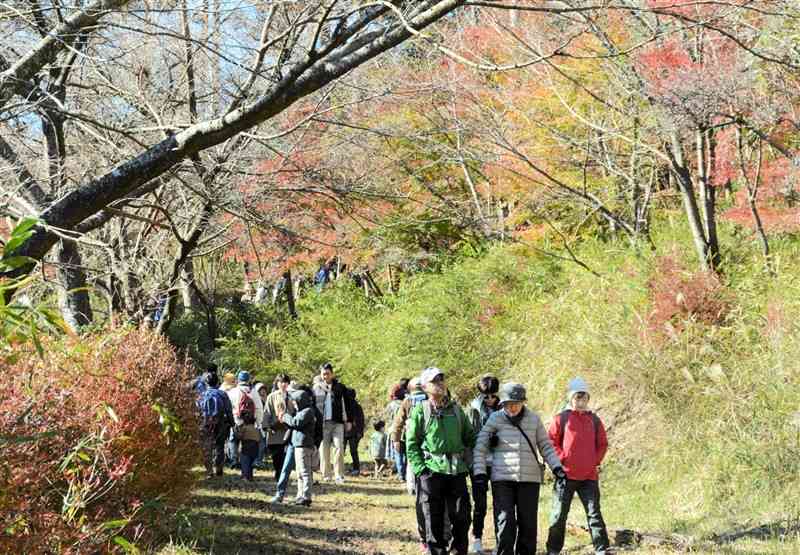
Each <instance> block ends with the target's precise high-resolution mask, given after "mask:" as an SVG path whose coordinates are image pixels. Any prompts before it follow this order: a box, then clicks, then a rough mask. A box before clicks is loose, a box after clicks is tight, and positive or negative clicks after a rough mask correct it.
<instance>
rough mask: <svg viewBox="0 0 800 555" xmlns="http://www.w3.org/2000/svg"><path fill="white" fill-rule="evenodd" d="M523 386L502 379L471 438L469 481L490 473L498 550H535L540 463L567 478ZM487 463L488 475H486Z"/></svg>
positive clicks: (512, 554)
mask: <svg viewBox="0 0 800 555" xmlns="http://www.w3.org/2000/svg"><path fill="white" fill-rule="evenodd" d="M525 401H526V392H525V387H524V386H523V385H521V384H518V383H506V384H503V385H502V386H501V388H500V407H501V409H502V410H498V411H496V412H494V413H493V414H492V415H491V416H490V417H489V420H487V421H486V424H484V426H483V428H482V429H481V431H480V433H479V434H478V439H477V441H476V443H475V451H474V461H473V470H472V471H473V474H474V476H475V478H474V479H473V484H474V483H475V482H476V481H479V482H480V481H482V480H483V481H485V480H488V479H489V478H491V481H492V498H493V499H492V500H493V502H494V528H495V534H496V537H497V555H535V553H536V533H537V514H538V507H539V486H540V485H541V483H542V480H543V479H544V463H543V462H541V461H542V459H544V461H546V462H547V465H548V466H549V467H550V468H551V469H552V471H553V474H555V475H556V477H557V478H559V479H563V478H565V477H566V475H565V474H564V470H563V469H562V468H561V461H560V460H559V459H558V455H556V451H555V449H553V445H552V444H551V443H550V438H549V437H548V435H547V431H546V430H545V428H544V425H543V424H542V420H541V418H539V415H537V414H536V413H535V412H533V411H532V410H530V409H529V408H527V407H526V406H525ZM487 466H488V467H490V468H491V469H492V470H491V472H492V475H491V476H490V477H488V476H487V475H486V468H487Z"/></svg>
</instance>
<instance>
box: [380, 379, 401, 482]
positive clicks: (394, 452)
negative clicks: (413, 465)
mask: <svg viewBox="0 0 800 555" xmlns="http://www.w3.org/2000/svg"><path fill="white" fill-rule="evenodd" d="M404 398H405V389H404V388H403V386H402V384H400V383H396V384H394V385H393V386H392V388H391V389H390V390H389V403H388V404H387V405H386V408H385V409H384V418H385V419H386V422H388V423H389V431H388V434H389V436H391V435H392V432H393V431H394V419H395V416H396V415H397V413H398V411H399V410H400V406H401V405H402V404H403V400H404ZM387 447H388V451H387V453H386V457H387V458H388V459H389V460H390V461H392V462H393V463H394V468H395V472H396V473H397V479H398V480H401V481H403V480H405V476H406V474H405V472H406V450H405V446H404V445H403V443H402V442H397V443H395V442H391V443H389V445H388V446H387Z"/></svg>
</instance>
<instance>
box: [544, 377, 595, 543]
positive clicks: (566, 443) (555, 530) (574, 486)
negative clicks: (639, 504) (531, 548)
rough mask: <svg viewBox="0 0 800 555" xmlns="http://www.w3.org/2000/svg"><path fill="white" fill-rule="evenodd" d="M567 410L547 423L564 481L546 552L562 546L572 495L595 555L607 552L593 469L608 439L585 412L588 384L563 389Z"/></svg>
mask: <svg viewBox="0 0 800 555" xmlns="http://www.w3.org/2000/svg"><path fill="white" fill-rule="evenodd" d="M567 402H568V403H569V408H568V409H567V410H564V411H562V412H560V413H559V414H557V415H556V417H555V418H553V422H552V423H551V424H550V440H551V441H552V442H553V446H554V447H555V449H556V452H557V453H558V456H559V458H560V459H561V461H562V462H563V463H564V471H565V472H566V475H567V476H566V477H567V479H566V480H563V481H559V482H557V483H556V487H555V492H554V494H553V511H552V514H551V517H550V523H551V525H550V531H549V534H548V536H547V553H548V554H549V555H555V554H557V553H560V552H561V549H562V548H563V547H564V533H565V531H566V527H567V516H568V515H569V508H570V505H571V504H572V498H573V496H574V495H575V493H577V494H578V497H580V499H581V503H583V508H584V509H585V510H586V519H587V521H588V525H589V532H590V533H591V535H592V544H593V545H594V550H595V553H598V554H602V553H608V550H609V541H608V531H607V530H606V523H605V521H604V520H603V515H602V513H601V512H600V485H599V484H600V482H599V474H598V472H597V468H598V467H599V466H600V463H602V462H603V458H604V457H605V454H606V450H607V449H608V439H607V437H606V429H605V427H604V426H603V422H602V421H601V420H600V417H598V416H597V415H596V414H595V413H593V412H592V411H590V410H589V385H588V384H587V383H586V382H585V381H584V380H583V379H582V378H575V379H574V380H572V381H571V382H570V383H569V386H568V387H567Z"/></svg>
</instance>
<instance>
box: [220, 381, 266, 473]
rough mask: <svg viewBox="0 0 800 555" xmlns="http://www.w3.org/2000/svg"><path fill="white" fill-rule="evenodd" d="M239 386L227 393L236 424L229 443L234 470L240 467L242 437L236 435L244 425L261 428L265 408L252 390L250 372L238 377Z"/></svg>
mask: <svg viewBox="0 0 800 555" xmlns="http://www.w3.org/2000/svg"><path fill="white" fill-rule="evenodd" d="M237 382H238V384H237V386H236V387H234V388H231V389H229V390H228V391H227V394H228V398H230V400H231V406H232V407H233V419H234V422H235V427H234V434H233V435H232V439H231V441H230V442H229V445H228V450H229V454H230V456H231V458H232V459H233V464H232V467H233V468H237V467H239V466H240V464H239V462H240V460H239V446H240V444H241V437H240V436H239V435H238V434H237V433H235V432H236V431H237V429H238V428H239V427H240V426H242V425H243V424H253V425H254V426H255V427H256V428H259V427H260V426H261V421H262V420H263V418H264V408H263V407H262V405H261V398H260V397H259V396H258V394H257V393H256V392H255V391H252V390H251V388H250V372H247V371H245V370H242V371H241V372H239V375H238V376H237Z"/></svg>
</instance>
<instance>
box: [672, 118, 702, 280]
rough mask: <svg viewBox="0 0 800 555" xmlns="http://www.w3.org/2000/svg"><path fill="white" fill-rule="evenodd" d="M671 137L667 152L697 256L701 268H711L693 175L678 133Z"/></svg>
mask: <svg viewBox="0 0 800 555" xmlns="http://www.w3.org/2000/svg"><path fill="white" fill-rule="evenodd" d="M670 139H671V148H669V149H668V150H667V154H668V156H669V158H670V160H671V162H672V171H673V174H674V175H675V181H676V182H677V185H678V189H679V190H680V192H681V197H682V198H683V209H684V212H685V213H686V219H687V221H688V223H689V229H690V230H691V232H692V238H693V239H694V247H695V250H696V252H697V256H698V258H699V259H700V268H701V269H703V270H709V269H710V268H709V264H708V263H709V258H708V243H707V241H706V235H705V230H704V229H703V220H702V218H701V217H700V210H699V208H698V207H697V198H695V192H694V183H693V182H692V175H691V173H690V172H689V169H688V168H687V167H686V165H685V164H684V158H683V149H682V148H681V144H680V139H679V138H678V135H677V133H675V132H673V133H672V135H671V136H670Z"/></svg>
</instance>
